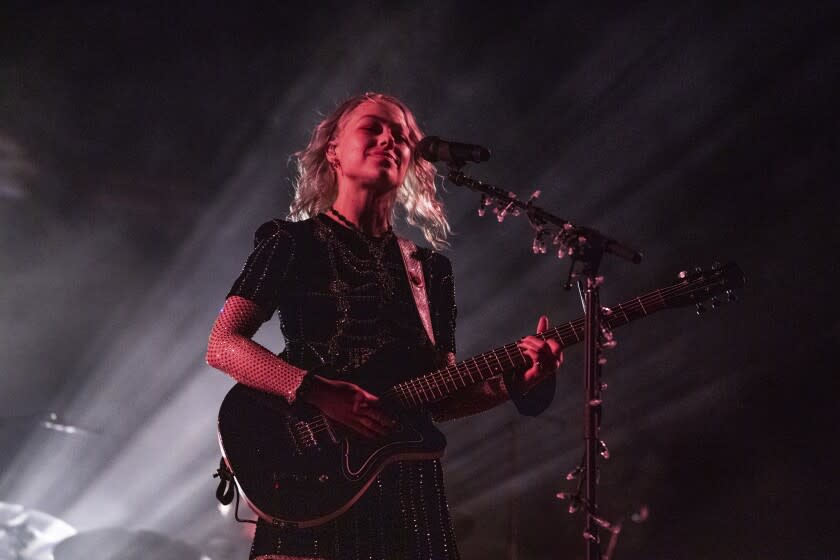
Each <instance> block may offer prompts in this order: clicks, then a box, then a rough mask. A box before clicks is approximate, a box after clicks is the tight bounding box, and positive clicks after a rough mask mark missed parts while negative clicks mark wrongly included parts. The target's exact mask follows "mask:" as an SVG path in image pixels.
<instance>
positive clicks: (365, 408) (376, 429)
mask: <svg viewBox="0 0 840 560" xmlns="http://www.w3.org/2000/svg"><path fill="white" fill-rule="evenodd" d="M304 400H305V401H306V402H308V403H309V404H312V405H314V406H316V407H318V408H319V409H321V412H323V413H324V414H325V415H326V416H327V417H329V418H330V419H332V420H335V421H336V422H338V423H339V424H342V425H344V426H346V427H348V428H350V429H351V430H353V431H355V432H358V433H359V434H361V435H363V436H365V437H367V438H371V439H373V438H377V437H380V436H384V435H386V434H388V432H390V431H391V430H392V429H393V427H394V426H395V425H396V422H395V421H394V419H392V418H391V417H390V416H389V415H387V414H386V413H385V411H384V410H383V409H382V405H381V403H380V401H379V397H377V396H376V395H373V394H371V393H368V392H367V391H365V390H364V389H362V388H361V387H359V386H358V385H355V384H353V383H348V382H346V381H338V380H335V379H327V378H326V377H321V376H319V375H315V376H313V379H312V385H311V387H310V388H309V390H308V391H307V392H306V396H305V397H304Z"/></svg>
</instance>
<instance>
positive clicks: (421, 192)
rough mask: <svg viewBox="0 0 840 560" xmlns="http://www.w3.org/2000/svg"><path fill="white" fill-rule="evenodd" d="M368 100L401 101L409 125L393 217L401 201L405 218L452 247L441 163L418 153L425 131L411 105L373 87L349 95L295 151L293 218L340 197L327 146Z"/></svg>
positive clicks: (429, 236) (318, 209)
mask: <svg viewBox="0 0 840 560" xmlns="http://www.w3.org/2000/svg"><path fill="white" fill-rule="evenodd" d="M366 101H372V102H374V103H389V104H391V105H393V106H395V107H398V108H399V109H400V110H401V111H402V113H403V116H404V117H405V122H406V125H408V142H409V146H410V147H411V150H412V155H411V162H410V163H409V166H408V172H407V173H406V175H405V180H404V181H403V183H402V185H400V186H399V188H398V189H397V192H396V204H394V205H393V207H392V208H393V209H392V214H391V221H393V220H394V219H395V218H396V212H397V208H398V207H399V208H401V209H402V210H403V211H404V212H405V215H404V219H405V221H407V222H408V223H409V224H411V225H412V226H415V227H417V228H419V229H420V230H421V231H422V232H423V236H424V237H425V238H426V240H427V241H428V242H429V243H430V244H431V245H432V247H434V248H435V249H442V248H444V247H447V246H448V243H447V241H446V237H447V235H448V234H449V233H450V232H451V228H450V227H449V222H448V221H447V219H446V213H445V212H444V209H443V204H442V203H441V201H440V200H438V198H437V196H436V193H437V187H436V186H435V177H436V176H437V169H436V168H435V166H434V165H432V164H431V163H430V162H428V161H426V160H424V159H422V158H418V157H417V156H416V154H415V153H414V146H416V145H417V142H419V141H420V139H421V138H423V132H422V131H421V130H420V127H419V126H418V125H417V121H416V119H415V118H414V115H413V114H412V112H411V110H410V109H409V108H408V107H407V106H406V105H405V104H404V103H403V102H402V101H400V100H399V99H397V98H396V97H392V96H390V95H386V94H383V93H371V92H368V93H364V94H362V95H357V96H354V97H351V98H349V99H347V100H345V101H344V102H343V103H341V104H340V105H339V106H338V107H337V108H336V110H335V111H333V112H332V114H331V115H329V116H327V118H325V119H324V120H322V121H321V122H320V123H319V124H318V126H316V127H315V130H314V131H313V132H312V138H311V139H310V140H309V144H308V145H307V146H306V148H305V149H303V150H301V151H299V152H295V153H294V154H293V155H292V158H293V159H295V160H296V164H297V177H296V178H295V182H294V188H295V197H294V200H292V204H291V206H290V207H289V219H291V220H293V221H297V220H305V219H307V218H310V217H312V216H315V215H317V214H320V213H322V212H324V211H326V210H327V209H328V208H329V207H330V206H331V205H332V204H333V202H334V201H335V199H336V197H337V196H338V180H337V176H336V173H335V170H334V169H333V167H332V166H331V165H330V163H329V161H327V149H328V147H329V144H330V142H331V141H332V140H334V139H335V138H336V136H338V133H339V132H340V131H341V128H342V126H343V125H344V120H345V119H344V117H345V116H346V115H348V114H349V113H350V112H351V111H352V110H353V109H355V108H356V107H358V106H359V105H360V104H362V103H364V102H366Z"/></svg>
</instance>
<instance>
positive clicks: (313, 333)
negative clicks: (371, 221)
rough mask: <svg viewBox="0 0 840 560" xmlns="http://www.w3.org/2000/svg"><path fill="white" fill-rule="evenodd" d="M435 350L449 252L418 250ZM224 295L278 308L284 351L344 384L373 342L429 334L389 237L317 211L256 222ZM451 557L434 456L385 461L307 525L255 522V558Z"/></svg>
mask: <svg viewBox="0 0 840 560" xmlns="http://www.w3.org/2000/svg"><path fill="white" fill-rule="evenodd" d="M415 258H418V259H420V261H421V262H422V265H423V272H424V275H425V278H426V283H427V288H428V289H427V293H428V296H429V307H430V311H431V318H432V326H433V330H434V333H435V340H436V342H437V346H438V348H439V350H441V351H443V352H453V353H454V352H455V314H456V310H455V300H454V283H453V279H452V266H451V264H450V262H449V260H448V259H446V258H445V257H443V256H442V255H440V254H438V253H435V252H433V251H430V250H428V249H419V250H418V251H417V253H415ZM228 295H229V296H233V295H237V296H241V297H244V298H246V299H249V300H251V301H254V302H255V303H257V304H258V305H259V306H260V307H262V308H263V309H265V310H266V311H268V310H271V311H272V312H273V311H274V310H277V311H278V312H279V316H280V321H281V328H282V331H283V335H284V337H285V339H286V347H285V350H284V351H283V353H282V354H281V357H282V358H283V359H285V360H286V361H288V362H289V363H291V364H294V365H295V366H298V367H301V368H304V369H311V368H313V367H316V366H318V365H321V364H324V363H327V364H331V365H332V366H334V367H335V368H336V369H337V370H338V371H339V372H341V373H342V375H347V376H348V377H347V380H348V381H352V371H353V369H355V368H356V367H358V366H359V365H361V364H363V363H364V362H365V361H366V360H367V359H368V358H369V357H370V356H371V355H372V354H373V353H374V352H376V351H377V350H378V349H379V348H381V347H382V346H384V345H387V344H389V343H392V342H394V341H402V342H405V343H408V344H417V343H424V342H425V341H426V340H427V337H426V334H425V332H424V330H423V326H422V324H421V322H420V318H419V316H418V313H417V308H416V306H415V303H414V299H413V297H412V295H411V291H410V287H409V285H408V279H407V277H406V272H405V266H404V264H403V261H402V255H401V253H400V249H399V245H398V243H397V241H396V238H395V237H394V236H393V234H390V233H389V234H386V235H385V236H383V237H381V238H374V237H369V236H365V235H364V234H361V233H359V232H357V231H354V230H350V229H347V228H345V227H344V226H342V225H340V224H338V223H337V222H335V221H333V220H332V219H330V218H328V217H326V216H324V215H320V216H316V217H315V218H312V219H309V220H305V221H301V222H286V221H283V220H273V221H271V222H267V223H265V224H263V225H262V226H260V228H259V229H258V230H257V233H256V239H255V249H254V252H253V253H252V254H251V256H250V257H249V258H248V261H247V262H246V265H245V268H244V269H243V271H242V274H241V275H240V276H239V277H238V278H237V280H236V281H235V283H234V285H233V287H232V288H231V290H230V292H229V294H228ZM272 554H276V555H289V556H304V557H323V558H331V559H362V558H364V559H371V560H393V559H397V558H398V559H404V560H409V559H418V560H419V559H424V560H425V559H431V558H433V559H457V558H459V556H458V550H457V548H456V544H455V538H454V534H453V530H452V522H451V519H450V516H449V510H448V506H447V502H446V496H445V493H444V484H443V475H442V472H441V467H440V463H439V462H438V461H437V460H427V461H404V462H398V463H394V464H391V465H389V466H388V467H386V468H385V470H383V472H382V473H381V474H380V475H379V477H378V478H377V480H376V481H375V482H374V483H373V485H372V486H371V487H370V488H369V489H368V491H367V492H366V493H365V494H364V495H363V496H362V498H360V499H359V501H358V502H356V504H354V505H353V507H351V508H350V510H349V511H348V512H347V513H345V514H344V515H342V516H340V517H339V518H337V519H336V520H334V521H332V522H329V523H327V524H324V525H321V526H318V527H314V528H309V529H288V528H276V527H272V526H269V525H267V524H264V523H259V524H258V525H257V530H256V534H255V537H254V542H253V545H252V547H251V557H252V558H256V557H258V556H262V555H272Z"/></svg>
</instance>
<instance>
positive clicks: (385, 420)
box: [367, 409, 397, 430]
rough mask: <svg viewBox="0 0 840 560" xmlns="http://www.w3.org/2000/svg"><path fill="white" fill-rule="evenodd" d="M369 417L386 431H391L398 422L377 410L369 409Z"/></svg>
mask: <svg viewBox="0 0 840 560" xmlns="http://www.w3.org/2000/svg"><path fill="white" fill-rule="evenodd" d="M367 413H368V414H367V417H368V418H370V419H371V420H373V421H374V422H376V423H377V424H378V425H379V426H381V427H382V428H383V429H385V430H389V429H390V428H391V427H392V426H394V425H395V424H396V423H397V422H396V420H394V419H393V418H391V417H390V416H388V415H387V414H385V413H384V412H382V411H380V410H375V409H368V411H367Z"/></svg>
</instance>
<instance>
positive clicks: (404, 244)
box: [397, 237, 435, 346]
mask: <svg viewBox="0 0 840 560" xmlns="http://www.w3.org/2000/svg"><path fill="white" fill-rule="evenodd" d="M397 242H398V243H399V245H400V253H402V258H403V263H405V272H406V274H407V275H408V285H409V286H410V287H411V295H413V296H414V303H415V304H416V305H417V313H419V314H420V322H421V323H423V328H424V329H425V330H426V334H427V335H428V336H429V340H430V341H431V342H432V345H433V346H434V344H435V333H434V331H433V330H432V317H431V313H430V312H429V295H428V293H427V292H426V279H425V278H424V276H423V263H421V262H420V261H419V260H418V259H417V258H415V257H414V252H415V251H416V250H417V246H416V245H415V244H414V243H412V242H411V241H409V240H408V239H403V238H402V237H397Z"/></svg>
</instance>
